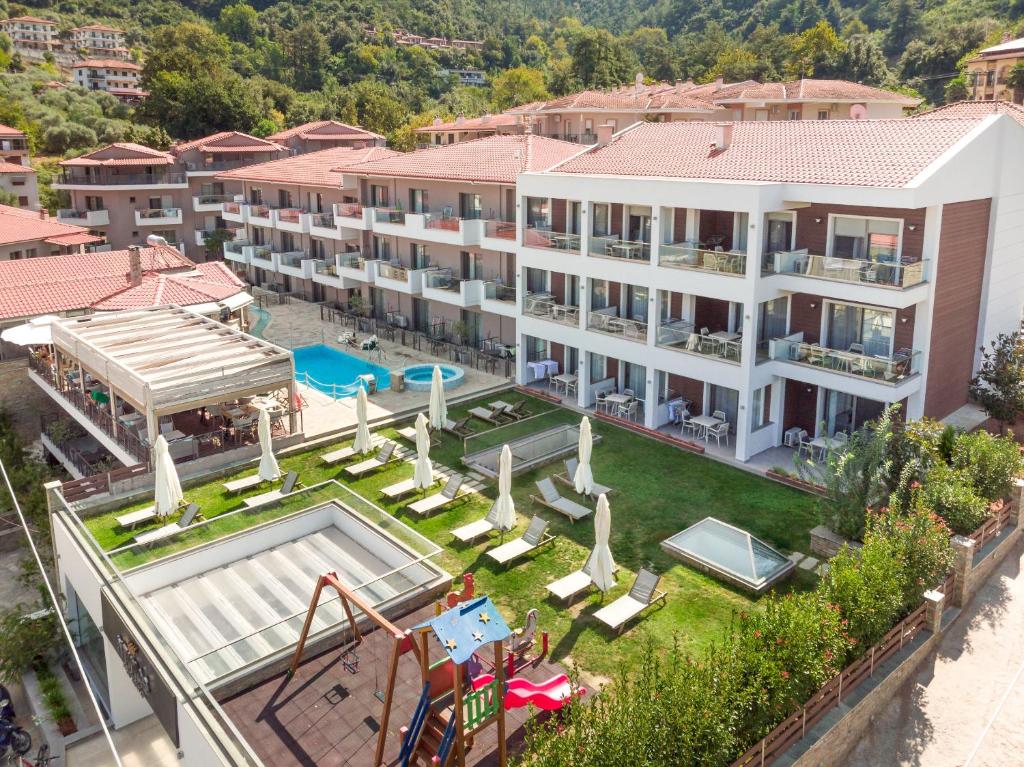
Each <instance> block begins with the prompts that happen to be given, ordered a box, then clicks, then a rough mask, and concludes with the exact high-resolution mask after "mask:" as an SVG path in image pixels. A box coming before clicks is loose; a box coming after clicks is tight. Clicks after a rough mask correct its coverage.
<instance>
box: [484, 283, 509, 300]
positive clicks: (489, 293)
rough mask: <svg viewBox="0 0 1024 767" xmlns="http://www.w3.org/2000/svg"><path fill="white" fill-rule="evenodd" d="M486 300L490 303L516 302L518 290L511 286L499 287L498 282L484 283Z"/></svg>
mask: <svg viewBox="0 0 1024 767" xmlns="http://www.w3.org/2000/svg"><path fill="white" fill-rule="evenodd" d="M484 298H486V299H488V300H489V301H505V302H506V303H511V304H514V303H515V302H516V289H515V288H514V287H512V286H511V285H499V284H498V283H497V282H485V283H484Z"/></svg>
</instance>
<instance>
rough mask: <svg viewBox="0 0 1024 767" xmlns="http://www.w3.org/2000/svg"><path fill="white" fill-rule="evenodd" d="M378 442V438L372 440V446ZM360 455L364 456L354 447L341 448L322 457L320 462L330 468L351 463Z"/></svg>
mask: <svg viewBox="0 0 1024 767" xmlns="http://www.w3.org/2000/svg"><path fill="white" fill-rule="evenodd" d="M376 441H377V440H376V438H374V437H371V438H370V444H371V445H374V444H375V443H376ZM359 455H362V453H360V452H359V451H358V450H356V449H355V447H353V446H352V445H349V446H348V447H343V448H339V449H338V450H332V451H331V452H329V453H324V454H323V455H322V456H320V460H321V461H322V462H323V463H326V464H327V465H328V466H330V465H333V464H336V463H344V462H345V461H351V460H352V459H353V458H355V457H356V456H359Z"/></svg>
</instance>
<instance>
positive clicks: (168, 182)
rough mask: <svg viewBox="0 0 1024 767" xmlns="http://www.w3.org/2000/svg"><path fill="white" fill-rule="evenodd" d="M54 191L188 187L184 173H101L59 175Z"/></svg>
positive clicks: (54, 184)
mask: <svg viewBox="0 0 1024 767" xmlns="http://www.w3.org/2000/svg"><path fill="white" fill-rule="evenodd" d="M52 186H53V188H54V189H79V188H83V187H84V188H86V189H94V188H98V187H112V188H114V189H119V188H127V187H137V188H144V187H180V188H182V189H184V188H186V187H187V186H188V178H186V176H185V174H184V173H102V174H96V175H90V176H86V175H84V174H79V173H67V172H65V173H61V174H60V176H58V177H57V180H56V181H55V182H54V183H53V185H52Z"/></svg>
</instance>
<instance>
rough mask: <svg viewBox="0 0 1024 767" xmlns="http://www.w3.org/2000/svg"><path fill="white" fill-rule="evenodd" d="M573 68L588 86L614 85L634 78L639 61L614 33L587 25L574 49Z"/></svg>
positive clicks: (609, 86) (580, 79) (605, 86)
mask: <svg viewBox="0 0 1024 767" xmlns="http://www.w3.org/2000/svg"><path fill="white" fill-rule="evenodd" d="M572 68H573V73H574V74H575V75H576V79H577V80H579V81H580V82H581V83H582V84H583V86H584V87H585V88H611V87H613V86H616V85H621V84H622V83H624V82H627V81H628V80H630V79H632V77H633V75H634V74H635V73H636V68H637V62H636V59H635V58H634V57H633V56H632V55H631V54H630V53H629V52H628V51H627V50H626V49H625V48H624V47H623V45H622V43H620V42H619V41H618V40H616V39H615V38H614V37H613V36H612V34H611V32H609V31H608V30H606V29H593V28H591V27H586V28H585V29H584V31H583V33H582V34H581V35H580V36H579V38H578V39H577V40H576V43H575V45H574V46H573V48H572Z"/></svg>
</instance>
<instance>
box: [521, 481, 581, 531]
mask: <svg viewBox="0 0 1024 767" xmlns="http://www.w3.org/2000/svg"><path fill="white" fill-rule="evenodd" d="M535 484H536V485H537V490H539V491H540V496H539V497H538V496H536V495H531V496H530V499H531V500H532V501H533V502H534V503H539V504H540V505H541V506H547V507H548V508H549V509H552V510H553V511H557V512H558V513H559V514H564V515H565V516H567V517H568V518H569V520H570V521H571V522H575V521H576V520H577V519H585V518H586V517H588V516H590V515H591V514H593V513H594V510H593V509H588V508H587V507H586V506H583V505H581V504H578V503H576V501H570V500H569V499H568V498H563V497H562V495H561V493H559V492H558V488H556V487H555V484H554V482H552V481H551V477H545V478H544V479H542V480H539V481H538V482H536V483H535Z"/></svg>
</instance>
